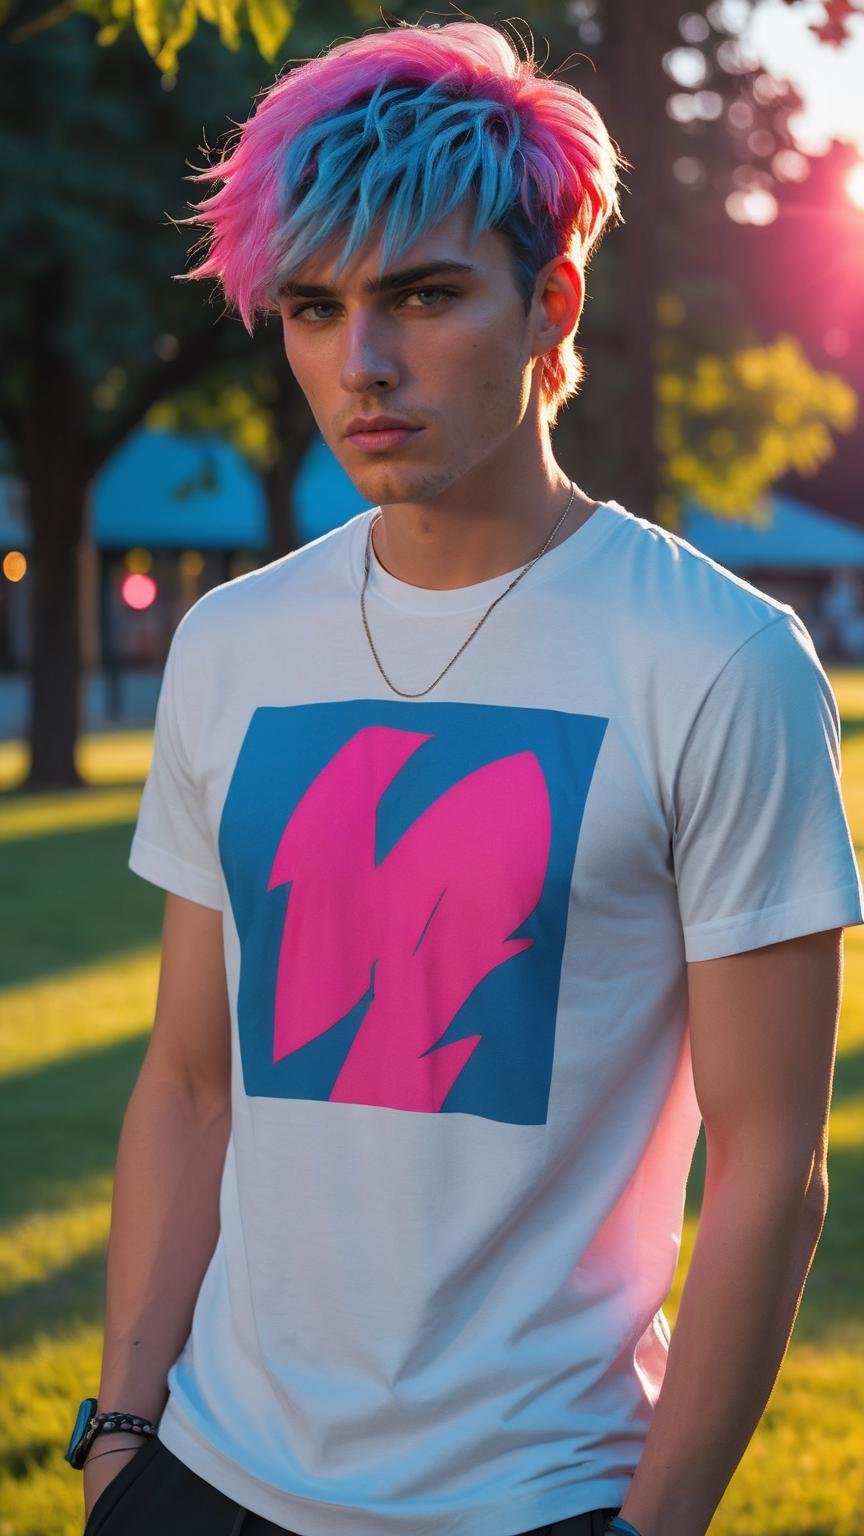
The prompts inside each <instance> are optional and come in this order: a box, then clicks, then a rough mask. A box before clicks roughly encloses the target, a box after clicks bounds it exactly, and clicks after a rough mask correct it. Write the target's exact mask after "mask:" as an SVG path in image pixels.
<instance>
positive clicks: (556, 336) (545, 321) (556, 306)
mask: <svg viewBox="0 0 864 1536" xmlns="http://www.w3.org/2000/svg"><path fill="white" fill-rule="evenodd" d="M584 303H585V278H584V275H583V273H582V270H581V268H580V267H579V266H578V265H577V263H576V262H575V261H573V260H572V258H571V257H569V256H556V257H555V259H554V261H551V262H547V264H546V266H545V267H544V268H543V269H542V271H540V272H539V273H538V274H537V286H536V289H535V297H534V307H535V310H536V313H537V317H538V319H537V326H536V328H535V332H534V336H535V355H536V356H541V355H542V354H543V353H545V352H549V351H551V349H552V348H553V347H557V346H559V345H560V343H561V342H562V341H566V340H567V337H568V336H572V335H573V333H574V332H575V331H576V330H578V328H579V321H580V319H581V318H582V308H583V306H584Z"/></svg>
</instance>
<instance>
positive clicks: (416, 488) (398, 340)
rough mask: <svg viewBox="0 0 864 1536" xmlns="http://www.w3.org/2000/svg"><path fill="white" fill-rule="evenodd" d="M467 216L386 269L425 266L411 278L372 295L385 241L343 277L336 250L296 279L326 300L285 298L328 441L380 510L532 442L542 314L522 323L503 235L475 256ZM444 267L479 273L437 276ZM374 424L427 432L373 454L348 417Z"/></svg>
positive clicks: (308, 392)
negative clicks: (527, 436) (524, 438)
mask: <svg viewBox="0 0 864 1536" xmlns="http://www.w3.org/2000/svg"><path fill="white" fill-rule="evenodd" d="M471 213H472V210H471V209H470V207H469V206H468V205H467V204H466V205H463V206H462V207H461V208H460V209H458V210H457V212H456V213H454V214H453V215H451V216H450V217H449V218H448V219H447V220H446V221H444V222H442V223H441V224H439V225H438V226H437V227H436V228H434V229H432V230H431V231H430V232H429V233H427V234H425V235H424V236H423V237H422V238H421V239H419V240H417V241H416V242H415V243H414V244H413V245H412V246H411V247H410V249H409V250H407V251H405V252H404V253H403V255H402V256H401V257H399V258H397V259H396V260H395V261H392V262H391V263H390V264H389V270H391V271H398V272H404V271H405V270H406V269H408V268H417V267H424V268H425V267H427V266H428V267H429V268H430V271H429V272H428V273H426V274H424V275H423V276H422V277H419V278H418V279H417V280H416V281H412V282H409V283H405V284H402V285H401V286H400V287H399V288H397V289H393V290H389V289H388V290H387V291H385V292H381V293H370V292H368V291H366V287H365V284H366V283H367V281H369V280H371V279H374V278H376V277H377V274H378V265H379V253H380V237H379V239H377V240H376V241H375V242H374V243H372V242H370V244H369V246H367V247H366V248H364V249H362V250H360V251H358V252H357V254H356V255H355V257H354V258H352V261H351V262H350V263H349V265H348V266H347V267H346V268H345V269H344V270H343V272H342V273H341V275H340V277H339V278H338V279H337V278H336V277H335V275H334V267H335V264H336V260H337V256H338V254H339V249H340V248H339V246H338V245H337V246H335V247H331V248H330V249H328V251H327V252H326V254H325V253H321V254H320V255H318V256H316V257H315V259H314V261H313V262H310V263H309V264H308V265H307V266H306V267H304V269H303V270H302V272H298V273H296V274H295V277H294V284H295V285H296V286H297V287H299V288H301V289H303V290H305V289H307V288H309V287H310V286H313V285H314V286H317V287H323V288H327V289H328V290H330V291H329V293H328V295H327V297H326V298H324V297H322V296H321V295H320V294H319V295H318V296H317V297H315V296H311V295H308V294H306V293H305V292H300V293H298V292H292V291H290V290H289V292H288V293H283V294H282V295H281V296H280V299H279V309H280V313H281V316H282V325H283V334H284V341H285V354H286V357H287V359H288V362H289V364H290V366H291V370H292V372H293V374H294V376H295V378H296V379H297V382H298V384H299V385H300V388H301V389H302V390H303V393H304V394H305V396H306V398H307V400H308V401H309V405H310V408H311V410H312V414H313V415H314V417H315V421H316V423H317V425H318V428H319V430H320V432H321V435H322V437H323V438H324V440H325V442H326V443H327V444H328V446H329V447H330V449H331V450H332V452H333V453H334V455H335V457H336V458H337V459H338V461H339V463H340V464H341V465H342V466H343V468H344V469H345V471H346V473H347V474H348V476H349V477H350V479H351V480H352V481H353V483H354V484H355V485H356V487H357V489H358V490H359V491H360V493H361V495H362V496H364V497H365V498H366V499H367V500H368V501H369V502H370V503H371V504H373V505H379V504H382V503H386V502H411V501H422V500H426V499H428V498H431V497H434V496H436V495H439V494H441V493H443V492H445V491H446V490H447V489H448V488H449V487H450V486H451V485H453V484H455V483H456V482H457V481H459V480H461V479H462V478H463V477H464V476H465V475H466V474H469V473H470V472H471V471H472V470H475V469H477V468H478V466H480V465H482V464H483V463H484V462H485V461H486V460H489V459H490V458H492V457H493V456H494V455H495V454H496V452H498V451H500V450H501V448H502V447H503V446H505V445H507V444H508V443H510V446H511V448H512V447H513V446H515V445H514V444H512V443H511V442H510V440H511V439H512V438H513V434H514V433H515V432H516V430H517V428H518V427H519V425H520V423H522V422H524V423H525V425H524V428H523V430H524V431H526V432H529V431H530V433H531V434H532V435H534V433H536V425H535V421H534V419H533V417H532V416H531V413H530V410H529V407H531V406H532V384H535V386H536V388H539V364H538V367H537V370H536V374H537V377H536V381H535V379H534V373H535V370H534V369H533V368H532V363H533V361H534V355H533V353H532V346H533V345H534V343H535V341H536V332H537V328H538V315H537V313H536V310H537V306H536V305H535V307H534V309H532V314H531V315H530V316H528V317H526V315H525V311H524V309H523V306H522V300H521V297H520V295H519V293H518V291H517V289H516V286H515V283H514V279H513V275H512V271H511V267H510V260H509V254H508V248H507V245H506V243H505V241H504V238H503V236H501V235H500V234H498V233H496V232H493V231H487V232H485V233H484V234H483V235H482V236H481V237H480V238H479V239H478V241H477V242H476V243H475V244H474V246H473V247H471V246H469V235H470V229H471ZM442 260H443V261H453V262H461V263H464V264H465V265H466V266H468V267H470V268H471V270H470V271H464V272H453V271H450V272H447V271H443V272H439V271H435V272H433V271H432V270H431V268H432V266H433V265H435V264H437V263H438V262H439V261H442ZM442 290H444V291H442ZM301 311H302V312H301ZM545 319H547V317H546V316H544V315H543V313H542V311H540V313H539V322H540V323H542V322H543V321H544V320H545ZM548 345H549V342H548V340H546V341H545V343H544V347H543V350H545V348H546V347H548ZM379 415H382V416H396V417H400V418H403V419H404V420H406V421H407V422H409V423H410V424H411V425H412V426H414V427H418V428H420V429H422V430H419V431H415V432H412V433H411V434H410V435H409V436H407V437H405V438H404V439H403V440H402V441H401V442H397V443H395V444H393V443H392V442H391V443H389V444H388V440H387V438H386V437H384V436H382V437H381V438H380V439H378V438H373V439H371V445H370V446H367V447H364V446H363V445H362V442H359V441H358V442H354V441H352V438H351V436H350V435H349V433H348V428H349V425H350V423H351V421H352V419H354V418H356V417H374V416H379ZM364 441H365V440H364Z"/></svg>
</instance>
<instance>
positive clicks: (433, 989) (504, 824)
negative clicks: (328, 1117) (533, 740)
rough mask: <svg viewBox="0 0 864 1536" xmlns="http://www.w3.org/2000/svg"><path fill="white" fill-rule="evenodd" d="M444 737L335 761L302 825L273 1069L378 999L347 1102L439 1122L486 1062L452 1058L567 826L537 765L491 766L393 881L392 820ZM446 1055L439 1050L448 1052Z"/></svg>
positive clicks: (295, 824)
mask: <svg viewBox="0 0 864 1536" xmlns="http://www.w3.org/2000/svg"><path fill="white" fill-rule="evenodd" d="M428 739H429V738H428V735H422V734H419V733H417V732H414V731H402V730H396V729H393V728H391V727H389V726H368V727H366V728H365V729H363V730H360V731H358V732H357V733H356V734H355V735H354V736H353V737H352V738H351V739H350V740H349V741H347V742H346V743H345V745H344V746H343V747H341V748H340V749H339V751H338V752H336V753H335V754H334V756H333V757H332V758H331V760H330V762H329V763H327V764H326V766H325V767H324V768H323V769H322V770H321V772H320V773H319V774H318V776H317V777H316V778H315V779H314V780H313V782H312V783H311V784H310V786H309V788H308V789H307V790H306V792H305V794H304V795H303V797H302V798H301V800H300V801H299V803H298V805H297V807H296V809H295V810H294V812H293V814H292V816H291V818H290V820H289V821H288V823H287V825H286V827H285V829H284V831H283V833H282V836H281V838H280V840H279V846H278V848H277V851H276V857H275V858H274V860H273V866H272V868H271V871H270V877H269V880H268V885H267V889H268V890H273V889H274V888H275V887H276V886H278V885H283V884H286V883H288V882H289V881H290V884H291V889H290V891H289V894H288V900H287V906H286V914H285V924H284V928H283V931H282V940H281V945H280V951H279V964H278V970H277V977H276V998H275V1017H274V1039H273V1059H274V1061H279V1060H281V1058H282V1057H284V1056H287V1055H289V1054H290V1053H291V1052H292V1051H296V1050H298V1049H299V1048H300V1047H301V1046H303V1045H305V1044H306V1043H307V1042H308V1041H310V1040H314V1039H316V1038H317V1037H318V1036H319V1035H321V1034H323V1033H324V1031H325V1030H327V1029H329V1028H331V1027H332V1026H333V1025H334V1024H335V1023H337V1022H338V1021H339V1020H340V1019H342V1018H344V1017H345V1015H346V1014H347V1013H348V1012H349V1011H350V1010H351V1009H352V1008H353V1007H354V1006H355V1005H356V1004H357V1002H358V1001H359V999H360V998H361V997H362V996H363V995H364V994H365V993H366V992H367V991H368V989H369V984H370V980H371V978H372V970H373V965H374V983H375V985H374V995H373V998H372V1001H371V1002H370V1004H369V1007H368V1009H367V1011H366V1014H365V1017H364V1019H363V1022H362V1024H361V1025H360V1028H359V1030H358V1032H357V1034H356V1036H355V1039H354V1042H353V1044H352V1046H351V1049H350V1050H349V1052H348V1054H347V1056H346V1059H345V1062H344V1064H343V1066H342V1069H341V1071H340V1072H339V1075H338V1077H337V1079H336V1082H335V1084H334V1087H333V1091H332V1093H331V1094H330V1098H331V1100H333V1101H334V1102H338V1103H352V1104H377V1105H386V1106H389V1107H391V1108H394V1109H412V1110H425V1111H429V1112H437V1111H438V1110H440V1108H441V1105H442V1103H443V1102H444V1099H445V1098H446V1096H447V1094H448V1092H449V1090H450V1088H451V1087H452V1085H453V1083H454V1082H455V1081H456V1078H457V1077H458V1076H459V1073H460V1072H461V1071H462V1068H463V1067H464V1066H465V1063H466V1062H467V1061H468V1060H469V1059H470V1057H471V1055H472V1053H473V1052H474V1050H475V1049H476V1047H477V1045H478V1043H479V1040H480V1038H481V1037H480V1036H479V1035H471V1036H468V1037H467V1038H464V1039H462V1040H455V1041H452V1042H451V1043H450V1044H448V1045H443V1046H437V1042H438V1041H439V1040H440V1039H441V1037H442V1035H443V1034H444V1033H445V1031H446V1030H447V1028H448V1026H449V1024H450V1023H451V1022H452V1020H453V1018H454V1016H455V1014H456V1013H457V1012H458V1010H459V1009H460V1007H461V1006H462V1004H463V1003H464V1001H465V999H466V998H467V997H468V996H469V994H470V993H471V992H472V991H473V990H474V988H475V987H476V986H477V985H478V983H479V982H480V981H482V979H483V977H484V976H486V975H488V973H489V972H490V971H491V970H493V969H494V968H495V967H496V966H498V965H501V964H503V962H504V961H506V960H509V959H510V958H511V957H512V956H513V955H517V954H519V953H520V951H521V950H523V949H526V948H528V947H530V945H531V944H532V942H533V940H531V939H530V938H521V939H511V938H508V934H510V933H512V932H513V931H514V929H516V928H518V927H519V925H520V924H521V923H523V922H524V921H525V919H526V918H527V917H528V916H529V914H530V913H531V912H532V911H533V910H534V908H535V906H536V905H537V902H538V901H539V899H540V894H541V891H542V888H543V881H544V878H545V875H546V869H547V865H548V861H549V850H550V837H551V812H550V807H549V795H548V791H547V788H546V782H545V779H544V777H543V772H542V769H541V767H540V764H539V762H538V761H537V758H536V757H535V755H534V753H533V752H517V753H514V754H512V755H511V756H509V757H503V758H499V759H498V760H496V761H494V762H491V763H487V764H485V765H484V766H483V767H482V768H478V769H476V770H475V771H474V772H473V773H469V774H467V775H466V776H465V778H463V779H461V780H459V781H458V782H457V783H455V784H453V785H452V786H451V787H450V788H449V789H448V790H447V791H446V792H445V793H444V794H442V795H441V796H439V798H438V799H437V800H435V801H434V802H433V803H432V804H431V805H430V806H428V808H427V809H426V810H425V811H424V812H423V813H422V815H420V816H418V818H417V820H416V821H415V822H414V823H413V825H412V826H410V827H409V828H408V829H407V831H406V832H405V833H404V834H403V835H402V837H400V839H399V841H398V842H397V843H396V844H395V846H394V847H393V848H391V850H390V852H389V853H388V854H387V856H386V857H385V858H384V859H383V860H382V861H381V863H380V864H379V865H376V863H375V824H376V814H377V809H378V804H379V802H380V800H381V796H382V795H383V793H384V791H385V790H386V789H387V787H388V785H389V784H390V783H391V782H392V780H393V779H394V778H395V777H396V775H397V774H398V773H399V770H400V769H401V768H402V767H403V766H404V764H405V763H406V762H407V761H408V759H409V758H410V757H411V755H412V753H414V752H416V751H417V749H418V748H419V747H420V746H422V744H423V742H424V741H427V740H428ZM436 1047H437V1048H436Z"/></svg>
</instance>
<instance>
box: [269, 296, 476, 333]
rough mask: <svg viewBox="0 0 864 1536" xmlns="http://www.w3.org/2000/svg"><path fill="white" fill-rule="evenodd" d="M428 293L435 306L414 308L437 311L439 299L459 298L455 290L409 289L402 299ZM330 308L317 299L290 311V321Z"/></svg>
mask: <svg viewBox="0 0 864 1536" xmlns="http://www.w3.org/2000/svg"><path fill="white" fill-rule="evenodd" d="M430 293H431V294H434V295H435V298H436V303H435V304H420V305H416V306H415V308H419V309H437V307H438V302H437V301H438V300H439V299H442V298H445V299H457V298H458V297H459V290H458V289H457V288H411V289H410V290H409V291H408V292H407V293H404V294H403V295H402V298H403V299H411V298H414V297H419V296H420V295H428V294H430ZM332 308H333V305H332V304H331V303H330V302H329V300H326V299H318V300H317V301H316V302H315V303H312V304H301V305H300V307H299V308H298V309H292V311H291V319H292V320H296V319H297V318H298V316H300V315H305V314H306V313H307V311H311V310H313V309H332ZM328 318H329V316H327V315H324V317H323V319H324V320H327V319H328ZM321 319H322V317H321V316H320V315H315V316H312V320H311V321H307V322H306V323H307V324H310V323H314V321H315V320H321Z"/></svg>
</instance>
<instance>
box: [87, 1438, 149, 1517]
mask: <svg viewBox="0 0 864 1536" xmlns="http://www.w3.org/2000/svg"><path fill="white" fill-rule="evenodd" d="M146 1443H147V1441H146V1439H145V1437H144V1436H143V1435H133V1434H131V1433H127V1432H125V1431H123V1430H115V1431H114V1433H113V1434H107V1435H97V1436H96V1439H95V1440H94V1441H93V1446H92V1449H91V1450H90V1451H89V1452H88V1455H87V1460H86V1461H85V1463H84V1521H85V1524H86V1522H87V1521H88V1520H89V1519H90V1511H91V1510H92V1508H93V1505H94V1504H95V1503H96V1500H97V1499H98V1497H99V1495H100V1493H102V1491H103V1489H105V1488H107V1487H108V1484H109V1483H110V1482H112V1481H113V1479H114V1478H115V1477H116V1476H117V1473H118V1472H119V1471H120V1469H121V1467H125V1466H126V1464H127V1462H130V1461H131V1460H132V1457H133V1456H134V1455H135V1453H136V1451H140V1450H141V1447H142V1446H143V1445H146ZM106 1452H110V1454H106Z"/></svg>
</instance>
